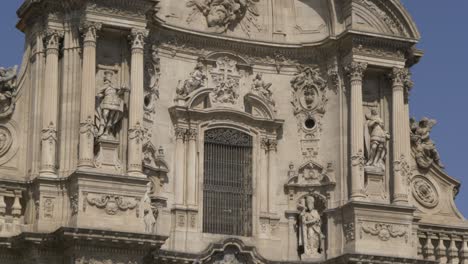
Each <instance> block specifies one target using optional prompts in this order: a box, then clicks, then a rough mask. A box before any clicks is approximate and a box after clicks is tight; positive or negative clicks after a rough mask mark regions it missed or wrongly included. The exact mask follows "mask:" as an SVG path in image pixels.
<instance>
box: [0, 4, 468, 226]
mask: <svg viewBox="0 0 468 264" xmlns="http://www.w3.org/2000/svg"><path fill="white" fill-rule="evenodd" d="M385 1H386V0H385ZM3 2H4V3H2V8H0V36H1V40H0V66H11V65H15V64H19V63H20V61H21V55H22V47H23V45H24V44H23V35H22V33H20V32H19V31H18V30H16V29H15V23H16V21H17V18H16V9H17V8H18V6H19V5H20V4H21V2H22V1H20V0H6V1H3ZM402 2H403V3H404V4H405V6H406V7H407V8H408V10H409V11H410V13H411V14H412V16H413V18H414V20H415V21H416V23H417V25H418V26H419V30H420V31H421V34H422V39H421V42H420V43H419V45H418V47H419V48H420V49H422V50H424V51H425V55H424V57H423V59H422V60H421V62H420V63H419V64H418V65H416V66H415V67H414V68H413V69H412V71H413V80H414V82H415V87H414V88H413V91H412V92H411V114H412V115H413V116H415V117H416V118H418V119H419V118H421V117H424V116H427V117H430V118H435V119H437V120H438V124H437V125H436V126H435V127H434V129H433V133H432V138H433V140H434V141H435V142H436V144H437V147H438V149H439V152H440V154H441V157H442V162H443V163H444V164H445V165H446V168H447V172H448V173H449V174H450V175H451V176H453V177H455V178H456V179H458V180H460V181H461V182H462V183H465V184H464V185H462V189H461V190H460V194H459V195H458V197H457V204H458V207H459V209H460V210H461V211H462V212H463V214H464V215H465V216H467V217H468V173H467V171H465V170H466V169H467V168H468V136H466V135H467V133H468V117H467V115H468V111H467V109H468V108H467V106H468V85H467V82H468V66H467V63H468V29H467V28H468V22H466V11H467V10H468V1H466V0H443V1H441V0H402ZM464 166H466V167H464ZM464 168H465V169H464Z"/></svg>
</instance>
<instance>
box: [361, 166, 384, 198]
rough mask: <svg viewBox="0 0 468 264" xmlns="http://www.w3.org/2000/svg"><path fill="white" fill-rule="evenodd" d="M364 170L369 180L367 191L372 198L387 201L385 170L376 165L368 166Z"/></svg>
mask: <svg viewBox="0 0 468 264" xmlns="http://www.w3.org/2000/svg"><path fill="white" fill-rule="evenodd" d="M364 171H365V175H366V180H367V181H366V182H367V185H366V193H367V195H368V196H369V198H370V200H373V201H385V200H386V199H387V194H386V192H385V187H384V178H385V171H384V170H383V169H382V168H379V167H374V166H367V167H365V168H364Z"/></svg>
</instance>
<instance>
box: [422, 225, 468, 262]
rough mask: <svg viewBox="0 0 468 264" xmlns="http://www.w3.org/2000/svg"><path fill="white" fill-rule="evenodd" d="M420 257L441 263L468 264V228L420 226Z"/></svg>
mask: <svg viewBox="0 0 468 264" xmlns="http://www.w3.org/2000/svg"><path fill="white" fill-rule="evenodd" d="M418 257H419V258H421V259H424V260H428V261H434V260H435V261H438V262H439V263H441V264H468V230H463V229H460V230H457V229H453V228H451V229H448V228H447V229H444V228H440V227H427V226H424V227H420V228H419V230H418Z"/></svg>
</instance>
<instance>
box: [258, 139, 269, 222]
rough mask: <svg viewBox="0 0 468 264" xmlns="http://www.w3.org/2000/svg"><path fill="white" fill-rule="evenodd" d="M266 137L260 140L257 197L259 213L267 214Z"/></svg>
mask: <svg viewBox="0 0 468 264" xmlns="http://www.w3.org/2000/svg"><path fill="white" fill-rule="evenodd" d="M267 152H268V139H266V138H262V139H261V142H260V179H259V181H258V188H257V189H258V190H259V192H258V199H260V214H262V215H265V214H268V160H267V158H268V157H267Z"/></svg>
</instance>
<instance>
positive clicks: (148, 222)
mask: <svg viewBox="0 0 468 264" xmlns="http://www.w3.org/2000/svg"><path fill="white" fill-rule="evenodd" d="M151 186H152V185H151V183H148V185H147V189H146V193H145V196H144V197H143V214H144V216H143V221H144V222H145V232H146V233H149V234H154V233H155V232H156V219H157V217H158V214H159V211H158V209H157V208H156V207H154V206H153V205H152V203H151V197H150V194H151V193H152V188H151Z"/></svg>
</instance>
